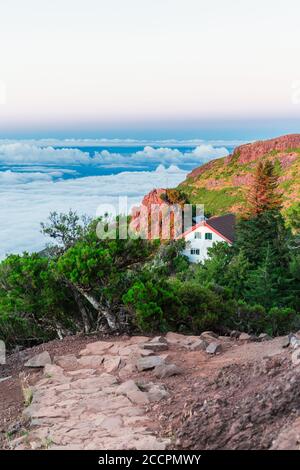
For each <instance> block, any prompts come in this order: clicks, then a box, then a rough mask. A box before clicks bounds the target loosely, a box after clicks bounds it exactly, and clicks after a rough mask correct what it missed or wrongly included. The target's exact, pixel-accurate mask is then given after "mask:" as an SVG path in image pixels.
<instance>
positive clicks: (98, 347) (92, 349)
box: [79, 341, 114, 356]
mask: <svg viewBox="0 0 300 470" xmlns="http://www.w3.org/2000/svg"><path fill="white" fill-rule="evenodd" d="M113 345H114V343H109V342H108V341H96V342H95V343H89V344H87V346H86V348H85V349H83V350H82V351H80V353H79V355H80V356H88V355H98V354H100V355H102V354H103V353H104V352H106V351H107V350H108V349H110V348H112V347H113Z"/></svg>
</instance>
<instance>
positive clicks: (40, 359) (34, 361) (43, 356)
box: [24, 351, 52, 368]
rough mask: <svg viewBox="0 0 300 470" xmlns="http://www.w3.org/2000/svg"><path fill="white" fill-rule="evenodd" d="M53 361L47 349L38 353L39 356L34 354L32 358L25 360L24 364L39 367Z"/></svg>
mask: <svg viewBox="0 0 300 470" xmlns="http://www.w3.org/2000/svg"><path fill="white" fill-rule="evenodd" d="M51 362H52V361H51V357H50V354H49V353H48V352H47V351H44V352H42V353H40V354H37V356H34V357H32V358H31V359H29V360H28V361H27V362H25V364H24V366H25V367H33V368H36V367H37V368H39V367H45V365H46V364H51Z"/></svg>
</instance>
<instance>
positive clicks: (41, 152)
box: [0, 142, 91, 165]
mask: <svg viewBox="0 0 300 470" xmlns="http://www.w3.org/2000/svg"><path fill="white" fill-rule="evenodd" d="M0 163H2V164H13V163H14V164H19V165H28V164H32V163H42V164H45V165H46V164H52V165H53V164H59V165H65V164H68V165H76V164H81V165H82V164H90V163H91V158H90V156H89V154H88V153H87V152H82V151H81V150H79V149H73V148H63V149H55V148H53V147H40V146H37V145H33V144H25V143H20V142H17V143H8V144H2V145H0Z"/></svg>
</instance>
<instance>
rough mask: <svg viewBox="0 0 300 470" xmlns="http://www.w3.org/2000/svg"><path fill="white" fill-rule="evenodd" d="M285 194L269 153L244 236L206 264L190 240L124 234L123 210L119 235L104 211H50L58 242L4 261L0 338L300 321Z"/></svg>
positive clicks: (299, 261) (252, 328)
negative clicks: (108, 231) (112, 232)
mask: <svg viewBox="0 0 300 470" xmlns="http://www.w3.org/2000/svg"><path fill="white" fill-rule="evenodd" d="M168 197H169V198H170V200H174V199H177V200H178V199H180V200H181V198H182V195H181V194H177V193H170V194H169V196H168ZM281 204H282V196H281V195H280V192H279V191H278V173H277V170H276V167H275V166H274V165H272V164H271V163H270V162H269V161H266V162H265V163H263V164H260V165H259V166H258V167H257V170H256V172H255V177H254V180H253V185H252V188H251V191H250V197H249V210H248V211H247V214H246V215H245V216H244V218H242V219H240V220H239V222H238V224H237V230H236V234H237V238H236V242H235V243H234V245H233V246H231V247H230V246H228V245H226V244H223V243H218V244H215V245H214V246H213V247H212V248H211V250H210V253H209V254H210V258H209V259H207V260H206V261H205V262H204V263H201V264H198V265H195V264H189V262H188V260H187V259H186V258H185V257H184V256H183V255H182V249H183V247H184V241H183V240H180V241H171V242H168V243H166V242H163V241H160V240H155V241H151V240H142V239H140V238H135V239H126V240H123V239H120V238H119V237H118V219H117V220H116V221H115V227H116V229H117V236H116V238H115V239H109V238H106V239H104V240H102V239H99V238H98V237H97V231H96V227H97V223H98V222H99V221H97V220H94V221H87V220H86V219H84V220H82V219H80V218H79V217H78V216H77V214H75V213H74V212H70V213H69V214H56V213H55V214H51V215H50V219H49V222H48V224H46V225H43V226H42V230H43V232H44V233H45V234H46V235H47V236H50V238H52V240H54V242H55V245H53V246H52V247H48V249H47V250H45V251H43V252H42V253H33V254H28V253H24V254H23V255H10V256H8V257H7V258H6V259H5V260H4V261H2V262H1V263H0V339H3V340H5V341H6V342H7V343H8V345H10V346H12V345H15V344H25V345H28V344H32V343H38V342H41V341H46V340H49V339H52V338H55V337H63V336H64V335H66V334H72V333H75V332H78V331H83V332H86V333H87V332H90V331H99V330H109V331H112V332H115V331H118V332H119V331H127V330H131V331H132V329H136V330H141V331H148V332H150V331H166V330H168V329H172V330H177V331H183V332H193V333H198V332H201V331H202V330H206V329H216V330H219V331H224V330H226V329H233V328H234V329H240V330H243V331H248V332H250V333H260V332H268V333H270V334H273V335H278V334H283V333H287V332H289V331H290V330H292V329H294V328H297V329H299V328H300V253H299V245H300V244H299V229H300V222H299V214H300V210H299V207H294V208H293V209H290V216H291V223H290V225H289V226H288V227H287V226H286V224H285V221H284V219H283V216H282V214H281Z"/></svg>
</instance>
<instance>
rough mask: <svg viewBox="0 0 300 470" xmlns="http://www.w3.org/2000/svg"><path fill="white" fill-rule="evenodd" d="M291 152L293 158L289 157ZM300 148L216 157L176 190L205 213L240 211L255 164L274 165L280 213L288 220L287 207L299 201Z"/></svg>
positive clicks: (246, 195)
mask: <svg viewBox="0 0 300 470" xmlns="http://www.w3.org/2000/svg"><path fill="white" fill-rule="evenodd" d="M291 154H292V155H293V157H292V158H291ZM299 156H300V149H299V148H295V149H287V150H286V151H285V152H282V153H280V152H279V151H276V150H275V151H272V152H268V153H266V154H265V155H262V156H260V157H258V158H257V160H255V161H250V162H243V161H240V154H239V152H235V154H234V155H233V156H232V157H231V158H230V160H228V157H225V158H219V159H217V160H214V161H212V162H209V163H208V164H206V165H204V166H203V167H201V170H202V171H201V172H199V174H197V172H193V174H191V175H190V176H188V178H187V179H186V180H185V181H184V182H183V183H181V184H180V185H179V186H178V188H177V190H178V191H179V192H183V193H184V194H185V195H186V197H187V198H188V200H189V201H190V203H191V204H204V205H205V208H206V211H207V213H209V214H214V215H221V214H224V213H228V212H234V213H236V214H243V213H244V211H245V207H246V206H247V203H248V195H249V187H250V184H251V179H252V178H253V177H255V172H256V171H257V165H258V164H259V162H261V163H262V164H263V163H265V162H270V163H271V164H273V166H274V169H275V172H276V175H277V176H279V177H280V179H279V181H278V185H279V190H280V191H281V192H282V193H283V194H282V206H283V207H282V210H281V212H282V214H283V216H284V218H285V220H286V222H287V223H290V222H291V221H292V218H291V213H290V210H289V209H290V208H294V207H296V206H298V207H299V204H300V158H299Z"/></svg>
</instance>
